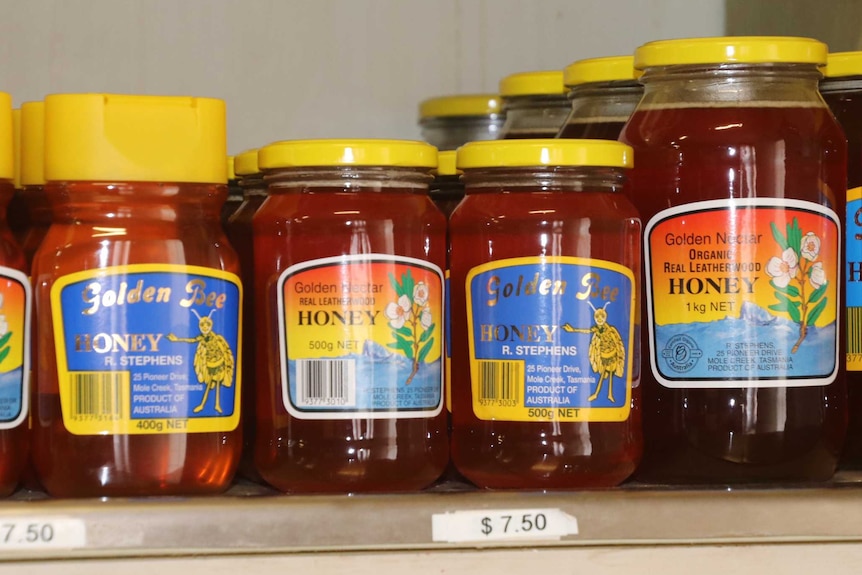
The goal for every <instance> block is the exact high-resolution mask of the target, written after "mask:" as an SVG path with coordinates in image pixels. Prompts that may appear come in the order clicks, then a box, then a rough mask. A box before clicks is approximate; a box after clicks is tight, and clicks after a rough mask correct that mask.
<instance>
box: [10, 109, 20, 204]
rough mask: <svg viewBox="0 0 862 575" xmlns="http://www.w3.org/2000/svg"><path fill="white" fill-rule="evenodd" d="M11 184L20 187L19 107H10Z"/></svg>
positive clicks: (16, 187)
mask: <svg viewBox="0 0 862 575" xmlns="http://www.w3.org/2000/svg"><path fill="white" fill-rule="evenodd" d="M12 171H13V173H12V185H14V186H15V189H16V190H18V189H21V109H20V108H13V109H12Z"/></svg>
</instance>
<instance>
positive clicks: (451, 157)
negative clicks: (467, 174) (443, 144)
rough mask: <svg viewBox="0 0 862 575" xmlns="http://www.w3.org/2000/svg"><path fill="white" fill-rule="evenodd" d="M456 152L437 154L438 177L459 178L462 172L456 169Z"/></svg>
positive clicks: (449, 151)
mask: <svg viewBox="0 0 862 575" xmlns="http://www.w3.org/2000/svg"><path fill="white" fill-rule="evenodd" d="M455 157H456V152H455V150H447V151H445V152H438V153H437V175H438V176H457V175H458V174H460V173H461V172H460V171H459V170H458V168H456V167H455Z"/></svg>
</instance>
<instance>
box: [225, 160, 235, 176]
mask: <svg viewBox="0 0 862 575" xmlns="http://www.w3.org/2000/svg"><path fill="white" fill-rule="evenodd" d="M235 163H236V159H235V158H234V157H233V156H228V157H227V179H228V180H235V179H236V170H235V169H234V164H235Z"/></svg>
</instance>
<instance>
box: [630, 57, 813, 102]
mask: <svg viewBox="0 0 862 575" xmlns="http://www.w3.org/2000/svg"><path fill="white" fill-rule="evenodd" d="M821 77H822V75H821V74H820V72H819V70H818V69H817V66H815V65H814V64H710V65H697V66H694V65H686V66H663V67H655V68H648V69H647V70H645V71H644V74H643V76H642V77H641V82H643V84H644V97H643V100H642V101H641V106H661V105H664V104H673V105H674V106H677V107H683V106H684V105H685V104H707V103H708V104H709V105H711V106H713V107H718V106H720V107H750V106H751V105H752V104H754V105H764V104H768V103H773V104H776V105H778V106H790V105H793V106H804V107H812V106H825V103H824V102H823V99H822V98H821V97H820V93H819V91H818V82H819V81H820V79H821Z"/></svg>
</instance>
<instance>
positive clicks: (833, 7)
mask: <svg viewBox="0 0 862 575" xmlns="http://www.w3.org/2000/svg"><path fill="white" fill-rule="evenodd" d="M726 18H727V32H728V34H732V35H734V36H745V35H764V34H770V35H771V34H776V35H785V36H808V37H812V38H817V39H818V40H822V41H823V42H826V43H827V44H829V49H830V50H831V51H833V52H844V51H847V50H860V49H862V1H860V0H727V16H726Z"/></svg>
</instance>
